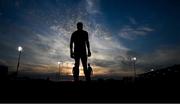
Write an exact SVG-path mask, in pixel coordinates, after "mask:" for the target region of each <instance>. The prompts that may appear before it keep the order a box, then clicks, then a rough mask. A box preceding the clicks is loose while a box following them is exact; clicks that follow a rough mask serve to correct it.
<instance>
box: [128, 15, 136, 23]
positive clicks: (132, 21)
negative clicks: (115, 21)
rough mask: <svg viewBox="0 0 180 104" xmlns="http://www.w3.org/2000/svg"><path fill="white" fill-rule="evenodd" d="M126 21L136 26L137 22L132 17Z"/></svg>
mask: <svg viewBox="0 0 180 104" xmlns="http://www.w3.org/2000/svg"><path fill="white" fill-rule="evenodd" d="M128 19H129V21H130V22H131V23H132V24H133V25H136V24H137V21H136V20H135V19H134V18H133V17H129V18H128Z"/></svg>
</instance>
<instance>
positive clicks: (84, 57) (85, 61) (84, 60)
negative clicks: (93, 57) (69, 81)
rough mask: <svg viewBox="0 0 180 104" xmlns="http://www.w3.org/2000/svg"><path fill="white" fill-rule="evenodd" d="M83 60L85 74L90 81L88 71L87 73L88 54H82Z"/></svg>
mask: <svg viewBox="0 0 180 104" xmlns="http://www.w3.org/2000/svg"><path fill="white" fill-rule="evenodd" d="M81 62H82V65H83V71H84V75H85V77H86V80H87V81H88V80H89V78H88V73H87V56H82V57H81Z"/></svg>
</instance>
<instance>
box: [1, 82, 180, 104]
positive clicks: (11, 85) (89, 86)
mask: <svg viewBox="0 0 180 104" xmlns="http://www.w3.org/2000/svg"><path fill="white" fill-rule="evenodd" d="M178 83H179V82H176V83H175V82H168V83H165V82H161V83H160V82H157V83H154V82H153V83H152V82H144V83H139V82H136V83H122V82H120V81H104V82H103V81H102V82H101V81H93V82H91V83H87V82H78V83H75V82H50V81H43V80H29V81H8V82H4V83H1V85H0V86H1V87H0V88H1V89H0V90H1V91H0V102H10V103H11V102H18V103H19V102H42V103H46V102H102V103H106V102H162V103H164V102H180V96H179V94H180V90H179V89H180V86H179V85H178Z"/></svg>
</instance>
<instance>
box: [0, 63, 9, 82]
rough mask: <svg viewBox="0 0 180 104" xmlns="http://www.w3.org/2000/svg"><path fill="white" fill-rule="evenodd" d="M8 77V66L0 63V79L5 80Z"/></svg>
mask: <svg viewBox="0 0 180 104" xmlns="http://www.w3.org/2000/svg"><path fill="white" fill-rule="evenodd" d="M7 78H8V67H7V66H5V65H0V80H6V79H7Z"/></svg>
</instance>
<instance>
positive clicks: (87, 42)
mask: <svg viewBox="0 0 180 104" xmlns="http://www.w3.org/2000/svg"><path fill="white" fill-rule="evenodd" d="M86 45H87V49H88V56H89V57H90V56H91V50H90V44H89V36H88V33H87V40H86Z"/></svg>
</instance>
